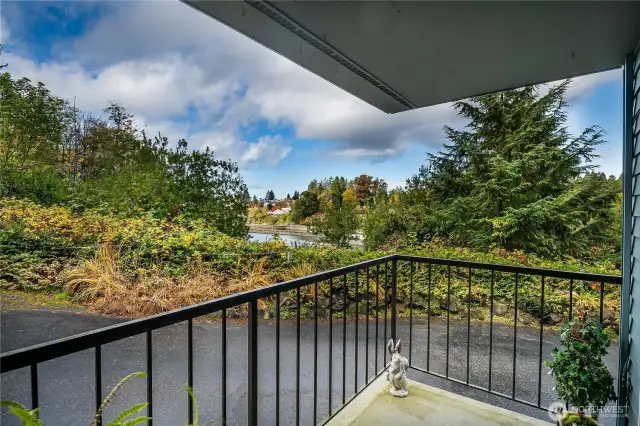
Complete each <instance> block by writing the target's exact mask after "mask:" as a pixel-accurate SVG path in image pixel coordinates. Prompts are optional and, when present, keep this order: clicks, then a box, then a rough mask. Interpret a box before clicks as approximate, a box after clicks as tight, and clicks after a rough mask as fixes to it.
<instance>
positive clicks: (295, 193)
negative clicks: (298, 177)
mask: <svg viewBox="0 0 640 426" xmlns="http://www.w3.org/2000/svg"><path fill="white" fill-rule="evenodd" d="M299 198H300V193H299V192H298V191H294V193H293V199H294V200H297V199H299Z"/></svg>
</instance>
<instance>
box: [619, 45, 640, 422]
mask: <svg viewBox="0 0 640 426" xmlns="http://www.w3.org/2000/svg"><path fill="white" fill-rule="evenodd" d="M625 68H626V69H625V129H624V132H625V156H626V159H625V170H624V172H625V173H628V171H631V173H630V179H629V180H630V185H629V186H630V188H629V187H628V186H627V187H626V188H625V189H627V190H629V189H630V191H628V192H627V191H625V192H626V193H625V203H628V207H625V210H626V211H625V216H626V217H627V218H628V219H627V221H625V222H626V223H625V224H623V225H626V226H625V227H628V228H627V229H629V230H628V231H627V230H625V234H626V235H624V237H625V238H624V240H625V241H623V243H625V242H626V243H627V244H629V249H628V250H629V251H630V253H629V251H626V252H625V253H623V254H624V255H625V257H626V256H627V255H630V256H629V260H630V261H629V262H628V263H627V265H628V266H627V268H628V269H627V270H628V271H629V272H628V273H625V271H624V269H625V265H624V263H623V275H624V278H625V281H626V282H625V284H624V286H623V293H624V292H625V291H628V299H627V301H626V303H625V301H624V299H623V304H622V309H623V316H622V319H623V320H626V324H621V327H622V330H624V327H625V326H627V327H628V329H627V330H628V341H625V340H626V339H624V334H623V336H622V337H623V340H622V341H621V342H620V344H621V346H622V345H625V344H626V345H627V350H626V351H625V350H624V349H622V347H621V349H622V350H621V353H622V354H624V353H625V352H626V356H627V357H628V358H629V360H628V364H627V365H628V370H627V378H628V385H629V386H628V389H629V394H628V410H627V415H628V418H629V423H628V424H629V425H630V426H637V425H640V423H639V421H640V75H639V72H638V71H639V70H640V55H639V54H638V52H637V51H636V53H635V55H632V56H630V57H629V58H628V59H627V63H626V67H625ZM627 209H628V210H627ZM625 287H626V288H625ZM624 310H627V311H628V313H629V315H628V318H626V319H625V316H624ZM621 361H622V362H624V360H623V359H621ZM622 392H624V390H622ZM621 403H624V402H622V401H621Z"/></svg>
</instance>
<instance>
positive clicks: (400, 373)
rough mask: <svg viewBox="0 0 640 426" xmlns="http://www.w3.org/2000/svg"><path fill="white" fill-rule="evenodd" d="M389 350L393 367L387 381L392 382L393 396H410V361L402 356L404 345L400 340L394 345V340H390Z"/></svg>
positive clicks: (389, 371) (391, 366) (390, 367)
mask: <svg viewBox="0 0 640 426" xmlns="http://www.w3.org/2000/svg"><path fill="white" fill-rule="evenodd" d="M387 349H389V353H390V354H391V365H390V366H389V370H388V371H387V381H389V382H391V390H390V392H391V395H393V396H398V397H401V398H404V397H405V396H407V395H409V392H408V391H407V368H409V361H408V360H407V358H405V357H403V356H402V355H400V351H401V350H402V343H401V342H400V340H398V342H397V343H396V344H395V346H394V345H393V339H391V340H389V343H388V344H387Z"/></svg>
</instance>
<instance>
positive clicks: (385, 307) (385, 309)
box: [382, 262, 389, 369]
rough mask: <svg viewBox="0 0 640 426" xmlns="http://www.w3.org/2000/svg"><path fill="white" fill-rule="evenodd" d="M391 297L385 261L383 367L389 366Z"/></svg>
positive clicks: (387, 265) (387, 264)
mask: <svg viewBox="0 0 640 426" xmlns="http://www.w3.org/2000/svg"><path fill="white" fill-rule="evenodd" d="M388 297H389V263H387V262H384V340H383V341H382V343H383V345H382V353H383V354H384V365H383V367H382V368H383V369H385V368H387V305H388V303H387V298H388Z"/></svg>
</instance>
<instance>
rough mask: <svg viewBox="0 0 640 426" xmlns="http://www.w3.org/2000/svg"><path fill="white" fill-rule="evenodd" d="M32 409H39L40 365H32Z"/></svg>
mask: <svg viewBox="0 0 640 426" xmlns="http://www.w3.org/2000/svg"><path fill="white" fill-rule="evenodd" d="M30 370H31V376H30V380H31V408H32V409H33V410H35V409H36V408H38V405H39V402H38V364H31V366H30Z"/></svg>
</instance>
